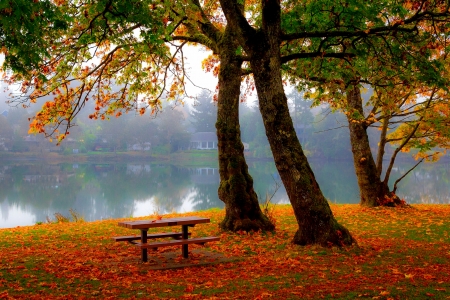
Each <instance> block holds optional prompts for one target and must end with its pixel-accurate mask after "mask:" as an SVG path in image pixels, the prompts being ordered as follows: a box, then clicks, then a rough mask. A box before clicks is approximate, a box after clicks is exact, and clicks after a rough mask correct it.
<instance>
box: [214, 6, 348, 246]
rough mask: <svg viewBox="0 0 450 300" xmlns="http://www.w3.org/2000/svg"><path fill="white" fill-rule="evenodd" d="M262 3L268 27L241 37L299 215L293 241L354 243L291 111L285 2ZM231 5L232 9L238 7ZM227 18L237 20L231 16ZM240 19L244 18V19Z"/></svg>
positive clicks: (279, 165) (266, 123) (277, 162)
mask: <svg viewBox="0 0 450 300" xmlns="http://www.w3.org/2000/svg"><path fill="white" fill-rule="evenodd" d="M225 2H226V1H221V3H225ZM227 3H230V2H227ZM227 3H225V4H227ZM262 6H263V7H262V15H263V22H262V24H263V25H262V30H260V31H253V32H252V29H251V28H249V27H247V28H246V30H247V31H246V32H243V31H241V33H242V34H243V35H247V37H246V38H245V39H241V40H240V41H241V43H242V44H243V47H244V49H245V50H246V52H247V53H248V54H249V55H250V64H251V68H252V71H253V75H254V80H255V85H256V90H257V92H258V98H259V107H260V111H261V114H262V117H263V121H264V126H265V130H266V135H267V138H268V140H269V143H270V147H271V150H272V154H273V157H274V160H275V165H276V167H277V170H278V173H279V174H280V177H281V180H282V182H283V184H284V186H285V188H286V192H287V194H288V196H289V200H290V202H291V204H292V207H293V209H294V214H295V217H296V219H297V223H298V227H299V229H298V230H297V232H296V233H295V236H294V240H293V242H294V243H295V244H299V245H307V244H320V245H323V246H330V245H339V246H341V245H350V244H352V243H354V239H353V237H352V236H351V234H350V233H349V231H348V230H347V229H346V228H345V227H344V226H342V225H340V224H339V223H338V222H337V221H336V219H335V218H334V216H333V213H332V211H331V209H330V206H329V205H328V202H327V200H326V199H325V197H324V196H323V194H322V192H321V190H320V187H319V184H318V183H317V181H316V179H315V177H314V174H313V172H312V170H311V168H310V166H309V163H308V161H307V159H306V156H305V154H304V153H303V150H302V147H301V146H300V142H299V140H298V138H297V135H296V133H295V130H294V126H293V123H292V119H291V117H290V115H289V109H288V103H287V98H286V95H285V93H284V89H283V82H282V77H281V54H280V43H281V40H280V39H281V26H280V24H281V23H280V13H281V8H280V4H279V2H278V1H277V0H266V1H262ZM222 7H224V5H222ZM225 9H226V11H225V13H226V14H227V13H228V12H231V13H233V11H231V10H228V8H225ZM236 11H237V10H235V11H234V12H236ZM227 20H229V23H230V21H231V22H233V20H232V19H231V18H230V19H229V18H227ZM239 22H243V19H242V18H241V19H240V21H239ZM235 26H236V27H238V26H240V25H239V24H235ZM241 30H242V27H241ZM249 33H250V34H249Z"/></svg>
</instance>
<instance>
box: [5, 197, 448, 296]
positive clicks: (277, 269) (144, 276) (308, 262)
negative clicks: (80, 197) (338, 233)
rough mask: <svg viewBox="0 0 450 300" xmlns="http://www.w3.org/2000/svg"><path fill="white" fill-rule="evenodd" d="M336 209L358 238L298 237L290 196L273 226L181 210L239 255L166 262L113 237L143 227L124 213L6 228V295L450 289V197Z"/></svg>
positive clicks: (214, 246) (220, 248) (439, 292)
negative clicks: (309, 241) (255, 226)
mask: <svg viewBox="0 0 450 300" xmlns="http://www.w3.org/2000/svg"><path fill="white" fill-rule="evenodd" d="M332 209H333V212H334V213H335V215H336V217H337V218H338V219H339V221H340V222H342V223H343V224H344V225H346V226H347V227H348V228H349V229H350V231H351V232H352V233H353V235H354V236H355V237H356V239H357V241H358V244H359V246H358V247H352V248H348V249H339V248H321V247H317V246H307V247H300V246H296V245H293V244H291V243H290V240H291V239H292V237H293V235H294V233H295V230H296V222H295V219H294V216H293V213H292V209H291V207H290V206H288V205H280V206H274V209H273V214H274V217H275V218H276V220H277V224H276V225H277V231H276V232H275V233H273V234H272V233H250V234H246V233H241V234H231V233H226V232H220V231H219V230H218V222H219V221H220V220H221V219H222V218H223V214H224V212H223V211H222V210H209V211H203V212H196V213H190V214H183V215H198V216H204V217H210V218H211V221H212V223H210V224H202V225H198V226H196V227H194V228H193V229H191V232H192V235H193V236H210V235H214V236H219V237H220V238H221V240H220V242H216V243H210V244H209V245H208V244H207V245H206V247H205V250H207V251H211V252H218V253H222V254H224V255H225V256H230V257H235V258H239V260H236V261H232V262H227V263H222V264H213V265H207V266H200V267H189V268H184V269H174V270H159V271H155V270H151V269H150V265H151V263H150V262H149V263H140V253H139V250H137V249H135V248H134V247H133V246H132V245H130V244H127V243H115V242H114V241H112V240H111V239H110V237H112V236H118V235H130V234H134V233H136V234H137V233H138V232H134V231H133V230H129V229H125V228H121V227H118V226H117V221H118V220H109V221H98V222H89V223H88V222H77V223H59V224H41V225H35V226H29V227H19V228H13V229H2V230H0V299H2V298H4V299H83V298H86V299H90V298H110V299H116V298H125V299H126V298H143V299H151V298H187V299H203V298H205V299H266V298H273V299H311V298H315V299H322V298H325V299H355V298H358V299H359V298H360V299H428V298H430V299H450V239H449V234H450V206H449V205H414V206H413V207H412V208H405V209H392V208H378V209H366V208H361V207H359V206H358V205H332ZM173 216H175V215H165V216H164V217H173ZM147 218H149V217H147ZM168 230H171V229H168ZM159 231H161V229H160V230H159ZM196 248H200V246H192V247H190V249H196ZM173 250H174V249H167V248H162V249H159V250H158V253H156V254H154V253H153V252H152V251H149V257H152V255H157V254H159V253H161V252H165V251H173ZM175 250H176V251H179V248H176V249H175Z"/></svg>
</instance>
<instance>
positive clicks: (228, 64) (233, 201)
mask: <svg viewBox="0 0 450 300" xmlns="http://www.w3.org/2000/svg"><path fill="white" fill-rule="evenodd" d="M218 48H219V51H220V54H219V56H220V71H219V97H218V110H217V123H216V129H217V138H218V150H219V173H220V186H219V198H220V199H221V200H222V201H223V202H224V203H225V212H226V214H225V219H224V220H223V221H222V222H221V223H220V227H221V228H222V229H225V230H232V231H238V230H245V231H249V230H273V229H275V226H274V225H273V224H272V223H271V221H270V220H269V219H268V218H267V217H266V216H265V215H264V214H263V213H262V211H261V208H260V206H259V202H258V197H257V195H256V193H255V191H254V190H253V179H252V177H251V176H250V174H249V173H248V166H247V163H246V161H245V157H244V146H243V144H242V142H241V131H240V127H239V96H240V87H241V76H240V74H241V65H242V61H241V60H239V59H238V58H237V57H236V55H235V53H236V49H237V44H236V42H235V41H234V39H233V35H232V33H231V30H230V29H229V28H227V29H226V31H225V33H224V35H223V37H222V39H221V41H220V42H219V45H218Z"/></svg>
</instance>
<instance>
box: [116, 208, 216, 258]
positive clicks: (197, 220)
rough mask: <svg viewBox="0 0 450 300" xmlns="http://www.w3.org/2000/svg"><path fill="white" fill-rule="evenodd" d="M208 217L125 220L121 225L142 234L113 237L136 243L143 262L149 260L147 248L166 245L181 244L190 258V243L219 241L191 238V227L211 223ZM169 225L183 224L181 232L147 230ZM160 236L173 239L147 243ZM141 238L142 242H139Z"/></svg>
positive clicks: (211, 237) (185, 256) (206, 238)
mask: <svg viewBox="0 0 450 300" xmlns="http://www.w3.org/2000/svg"><path fill="white" fill-rule="evenodd" d="M209 222H210V220H209V219H208V218H201V217H195V216H192V217H180V218H169V219H160V220H139V221H124V222H119V224H118V225H119V226H121V227H125V228H129V229H138V230H140V233H141V234H140V236H135V235H134V236H116V237H113V239H114V240H115V241H116V242H123V241H127V242H129V243H132V244H134V245H135V246H136V247H138V248H140V249H141V259H142V261H143V262H146V261H147V249H149V248H150V249H154V250H157V249H158V248H159V247H165V246H175V245H181V252H182V254H183V257H184V258H188V256H189V252H188V250H189V249H188V245H189V244H202V245H203V244H205V243H207V242H214V241H218V240H219V238H218V237H214V236H209V237H199V238H189V236H190V235H191V233H190V232H189V231H188V228H189V227H194V226H195V225H196V224H202V223H209ZM168 226H181V232H164V233H153V234H148V233H147V231H148V230H149V229H150V228H157V227H168ZM158 238H173V240H169V241H163V242H155V243H147V240H149V239H158ZM139 240H140V242H138V241H139Z"/></svg>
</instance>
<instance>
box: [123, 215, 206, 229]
mask: <svg viewBox="0 0 450 300" xmlns="http://www.w3.org/2000/svg"><path fill="white" fill-rule="evenodd" d="M209 222H210V220H209V218H201V217H195V216H192V217H180V218H168V219H161V220H139V221H124V222H119V224H118V225H119V226H121V227H125V228H130V229H146V228H156V227H166V226H177V225H195V224H201V223H209Z"/></svg>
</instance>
